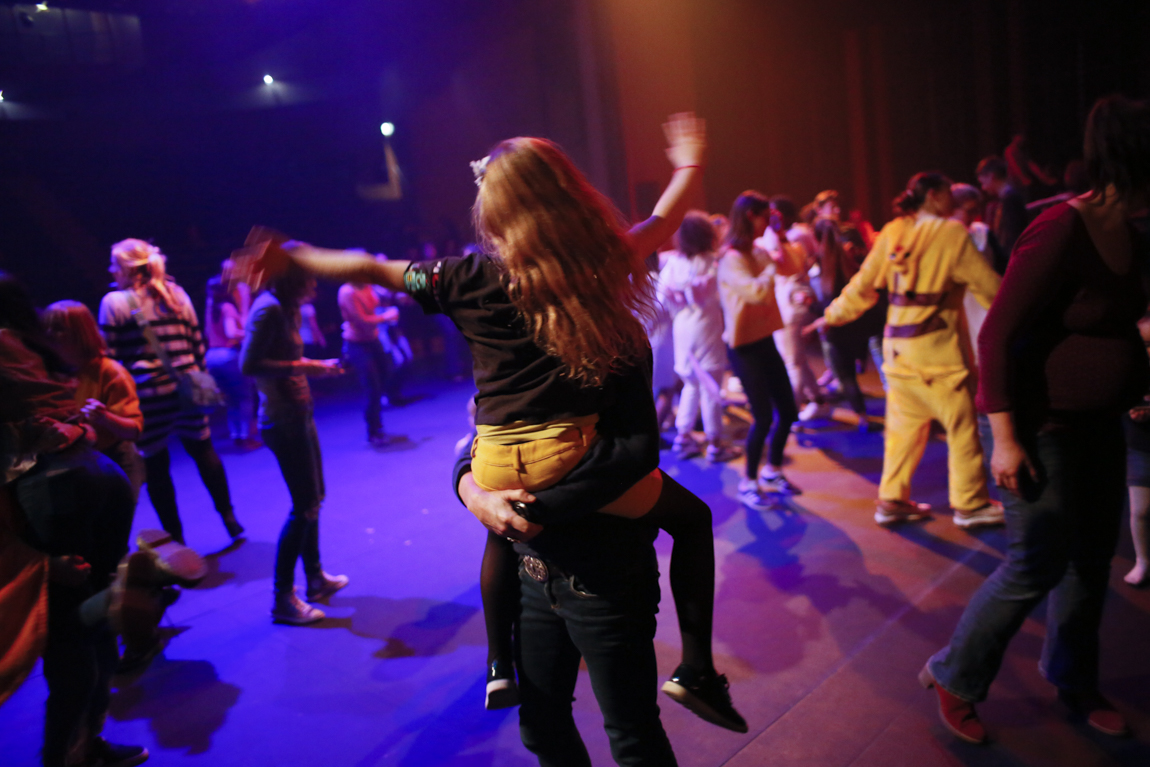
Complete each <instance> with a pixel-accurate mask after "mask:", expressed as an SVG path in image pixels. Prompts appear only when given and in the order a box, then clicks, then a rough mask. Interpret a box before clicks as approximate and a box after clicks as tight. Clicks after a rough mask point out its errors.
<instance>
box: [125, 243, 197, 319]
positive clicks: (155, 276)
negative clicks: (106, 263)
mask: <svg viewBox="0 0 1150 767" xmlns="http://www.w3.org/2000/svg"><path fill="white" fill-rule="evenodd" d="M167 260H168V259H167V256H165V255H164V254H163V253H161V252H160V249H159V248H157V247H156V246H155V245H152V244H151V243H149V242H144V241H143V240H137V239H134V238H128V239H126V240H121V241H120V242H117V243H116V244H115V245H113V246H112V263H113V264H115V266H116V269H117V271H119V272H120V273H122V274H125V275H127V276H128V280H127V282H128V283H129V285H128V289H129V290H144V291H146V292H148V293H150V294H151V295H152V298H153V299H154V300H156V301H157V302H159V303H162V304H164V305H165V306H166V307H167V308H168V309H169V310H171V311H174V310H175V309H177V308H178V307H179V306H180V304H181V303H182V302H181V301H180V298H179V296H178V295H177V294H176V291H175V290H174V289H173V286H174V285H175V281H174V280H172V279H170V278H169V277H168V270H167Z"/></svg>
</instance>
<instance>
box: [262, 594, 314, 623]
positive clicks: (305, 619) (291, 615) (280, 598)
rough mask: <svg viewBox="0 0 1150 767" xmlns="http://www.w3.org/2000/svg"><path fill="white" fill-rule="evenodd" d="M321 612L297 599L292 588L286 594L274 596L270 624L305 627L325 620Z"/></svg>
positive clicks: (297, 596)
mask: <svg viewBox="0 0 1150 767" xmlns="http://www.w3.org/2000/svg"><path fill="white" fill-rule="evenodd" d="M326 617H327V615H326V614H325V613H324V611H323V610H320V609H319V608H316V607H312V606H311V605H309V604H308V603H307V602H305V601H303V600H302V599H300V598H299V594H297V593H296V590H295V589H294V588H293V589H292V590H291V591H289V592H288V593H286V594H276V595H275V601H273V602H272V622H273V623H287V624H289V625H292V626H306V625H308V624H309V623H317V622H319V621H322V620H323V619H324V618H326Z"/></svg>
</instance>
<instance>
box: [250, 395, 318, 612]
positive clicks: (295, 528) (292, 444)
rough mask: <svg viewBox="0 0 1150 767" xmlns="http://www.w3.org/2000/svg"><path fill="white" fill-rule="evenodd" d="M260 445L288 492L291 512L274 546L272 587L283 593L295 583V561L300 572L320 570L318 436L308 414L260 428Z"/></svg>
mask: <svg viewBox="0 0 1150 767" xmlns="http://www.w3.org/2000/svg"><path fill="white" fill-rule="evenodd" d="M260 436H261V437H263V440H264V444H266V445H267V446H268V447H269V448H271V451H272V453H273V454H274V455H275V457H276V462H277V463H279V466H280V472H281V473H282V474H283V477H284V482H286V483H287V486H288V492H289V493H290V494H291V512H290V513H289V514H288V518H287V522H285V523H284V526H283V529H282V530H280V539H279V544H278V545H277V546H276V570H275V590H276V593H277V594H285V593H288V592H290V591H291V590H292V587H293V586H294V584H295V563H296V560H302V561H303V571H304V575H305V576H307V577H308V578H314V577H316V576H317V575H319V574H320V572H322V567H321V566H320V561H319V507H320V504H322V503H323V497H324V486H323V463H322V460H321V458H320V453H319V435H318V434H317V433H316V430H315V421H314V420H313V419H312V417H311V414H310V413H307V414H306V416H301V417H300V418H299V419H298V420H292V421H286V422H282V423H276V424H272V425H271V426H268V427H265V428H262V429H260Z"/></svg>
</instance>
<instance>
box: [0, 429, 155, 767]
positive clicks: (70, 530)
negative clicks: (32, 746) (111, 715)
mask: <svg viewBox="0 0 1150 767" xmlns="http://www.w3.org/2000/svg"><path fill="white" fill-rule="evenodd" d="M16 497H17V499H18V500H19V502H20V505H21V507H22V508H23V509H24V514H25V516H26V518H27V520H28V527H27V530H26V532H25V535H26V537H27V539H28V543H29V544H30V545H31V546H33V547H34V548H37V549H39V550H40V551H43V552H45V553H46V554H48V555H50V556H64V555H67V554H72V555H77V556H81V557H83V558H84V559H85V561H87V562H88V563H89V564H91V566H92V572H91V575H89V577H88V582H87V583H85V584H83V585H81V586H75V587H67V586H62V585H59V584H55V583H53V584H49V588H48V642H47V645H46V646H45V648H44V679H45V681H46V682H47V683H48V703H47V707H46V710H45V716H44V750H43V760H44V764H45V765H49V767H57V766H59V767H62V765H64V764H65V761H66V759H67V756H68V752H69V751H70V750H71V749H73V748H76V747H79V748H84V747H85V745H86V743H87V739H88V738H91V737H94V736H95V735H98V734H99V732H100V730H101V728H102V727H103V722H104V717H105V715H106V714H107V712H108V702H109V695H110V690H111V687H110V685H111V678H112V674H113V673H114V672H115V669H116V664H117V663H118V662H119V659H120V658H119V654H118V652H117V649H116V640H115V637H114V636H113V635H112V633H111V631H110V630H109V629H108V626H107V623H106V622H101V623H100V624H99V625H97V626H94V627H84V626H83V625H81V623H80V615H79V606H80V603H81V602H83V601H84V599H85V598H86V597H88V596H90V595H91V594H93V593H95V592H96V591H99V590H101V589H103V588H105V587H106V586H107V585H108V583H109V581H110V580H111V577H112V573H113V572H114V571H115V569H116V566H117V565H118V564H119V562H120V559H121V558H123V556H124V555H125V554H126V553H127V552H128V536H129V534H130V532H131V529H132V514H133V512H134V510H135V507H136V503H135V499H134V498H133V496H132V487H131V485H130V484H129V483H128V479H127V477H125V476H124V472H123V471H121V470H120V468H119V467H118V466H116V464H115V463H113V462H112V460H111V459H110V458H108V457H107V456H106V455H104V454H103V453H100V452H98V451H97V450H95V449H94V448H92V447H89V446H88V445H86V444H81V445H77V446H75V447H72V448H69V449H68V450H66V451H64V452H62V453H55V454H50V455H44V456H41V457H40V460H39V462H38V463H37V465H36V467H35V468H34V469H32V471H30V472H29V473H27V474H25V475H24V476H22V477H21V478H20V479H19V480H17V481H16Z"/></svg>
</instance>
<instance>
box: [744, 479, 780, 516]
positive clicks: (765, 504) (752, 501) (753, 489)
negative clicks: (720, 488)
mask: <svg viewBox="0 0 1150 767" xmlns="http://www.w3.org/2000/svg"><path fill="white" fill-rule="evenodd" d="M739 503H741V504H743V505H744V506H746V507H747V508H748V509H753V510H755V511H770V510H771V509H773V508H775V506H776V504H775V503H774V502H773V501H772V499H770V498H768V497H765V496H764V495H763V493H761V492H760V491H759V483H758V482H756V481H755V480H753V479H742V480H739Z"/></svg>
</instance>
